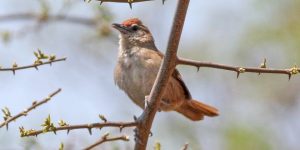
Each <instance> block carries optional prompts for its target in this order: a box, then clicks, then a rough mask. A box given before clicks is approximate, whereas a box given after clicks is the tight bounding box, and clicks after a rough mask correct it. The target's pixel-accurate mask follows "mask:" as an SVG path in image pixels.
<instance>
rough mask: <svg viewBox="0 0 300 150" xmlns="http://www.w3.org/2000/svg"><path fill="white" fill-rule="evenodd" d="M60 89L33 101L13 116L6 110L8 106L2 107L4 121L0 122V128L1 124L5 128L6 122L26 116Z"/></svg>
mask: <svg viewBox="0 0 300 150" xmlns="http://www.w3.org/2000/svg"><path fill="white" fill-rule="evenodd" d="M60 91H61V89H58V90H56V91H54V92H53V93H51V94H49V95H48V97H46V98H44V99H43V100H41V101H40V102H37V101H34V102H33V103H32V105H31V106H30V107H28V108H27V109H25V110H23V111H22V112H20V113H18V114H17V115H15V116H11V115H10V112H9V110H8V108H6V109H3V110H2V111H3V113H4V122H2V123H0V128H2V127H3V126H6V129H8V124H9V123H10V122H12V121H15V120H16V119H18V118H20V117H22V116H27V114H28V113H29V112H30V111H32V110H33V109H35V108H36V107H39V106H41V105H43V104H45V103H47V102H48V101H50V100H51V98H52V97H54V96H55V95H56V94H58V93H59V92H60Z"/></svg>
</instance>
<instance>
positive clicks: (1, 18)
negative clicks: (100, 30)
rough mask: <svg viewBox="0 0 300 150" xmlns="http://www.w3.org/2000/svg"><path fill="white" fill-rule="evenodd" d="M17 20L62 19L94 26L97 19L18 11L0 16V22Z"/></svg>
mask: <svg viewBox="0 0 300 150" xmlns="http://www.w3.org/2000/svg"><path fill="white" fill-rule="evenodd" d="M18 20H37V21H63V22H68V23H76V24H82V25H87V26H96V25H97V21H96V19H93V18H83V17H75V16H73V17H72V16H66V15H63V14H58V15H48V14H47V16H43V15H41V14H38V13H24V14H23V13H20V14H19V13H18V14H8V15H2V16H0V22H5V21H18Z"/></svg>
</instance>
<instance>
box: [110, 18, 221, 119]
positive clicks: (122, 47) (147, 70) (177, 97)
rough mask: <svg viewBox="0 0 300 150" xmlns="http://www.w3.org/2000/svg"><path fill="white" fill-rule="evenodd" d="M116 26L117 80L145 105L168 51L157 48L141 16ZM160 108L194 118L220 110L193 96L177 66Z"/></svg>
mask: <svg viewBox="0 0 300 150" xmlns="http://www.w3.org/2000/svg"><path fill="white" fill-rule="evenodd" d="M112 27H113V28H115V29H116V30H117V31H119V52H118V56H117V63H116V66H115V69H114V81H115V84H116V85H117V86H118V87H119V88H120V89H121V90H123V91H124V92H125V93H126V94H127V95H128V97H129V98H130V99H131V100H132V101H133V102H134V103H135V104H137V105H138V106H139V107H141V108H142V109H145V107H146V104H147V98H148V95H149V94H150V92H151V89H152V86H153V84H154V82H155V79H156V76H157V73H158V71H159V68H160V64H161V63H162V59H163V57H164V55H163V53H161V52H160V51H159V50H158V49H157V47H156V46H155V41H154V38H153V36H152V34H151V32H150V30H149V29H148V27H146V26H145V25H144V24H143V23H142V21H141V20H140V19H138V18H130V19H127V20H125V21H123V22H122V23H113V24H112ZM159 110H162V111H166V112H168V111H176V112H178V113H180V114H182V115H183V116H185V117H187V118H189V119H190V120H192V121H198V120H202V119H203V118H204V116H208V117H214V116H218V114H219V112H218V109H216V108H215V107H213V106H210V105H207V104H204V103H202V102H199V101H197V100H194V99H192V96H191V94H190V92H189V90H188V88H187V86H186V84H185V83H184V82H183V79H182V77H181V75H180V73H179V71H178V70H177V69H175V70H174V72H173V73H172V76H171V78H170V79H169V81H168V83H167V87H166V90H165V93H164V95H163V97H162V100H161V102H160V105H159Z"/></svg>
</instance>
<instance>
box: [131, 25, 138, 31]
mask: <svg viewBox="0 0 300 150" xmlns="http://www.w3.org/2000/svg"><path fill="white" fill-rule="evenodd" d="M131 29H132V30H133V31H137V30H138V29H139V27H138V25H136V24H135V25H132V26H131Z"/></svg>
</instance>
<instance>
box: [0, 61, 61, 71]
mask: <svg viewBox="0 0 300 150" xmlns="http://www.w3.org/2000/svg"><path fill="white" fill-rule="evenodd" d="M66 59H67V58H66V57H64V58H59V59H54V60H48V61H46V62H41V63H35V64H32V65H27V66H21V67H12V68H0V71H12V72H13V73H14V74H15V71H16V70H22V69H28V68H35V69H38V67H39V66H42V65H46V64H50V65H52V63H54V62H59V61H65V60H66Z"/></svg>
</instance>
